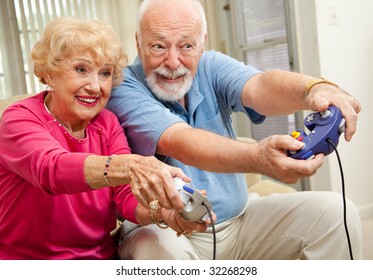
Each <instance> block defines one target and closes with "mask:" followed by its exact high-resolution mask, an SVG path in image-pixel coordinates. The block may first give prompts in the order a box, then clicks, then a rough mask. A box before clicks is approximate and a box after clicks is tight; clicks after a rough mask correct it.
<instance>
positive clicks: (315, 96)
mask: <svg viewBox="0 0 373 280" xmlns="http://www.w3.org/2000/svg"><path fill="white" fill-rule="evenodd" d="M314 79H315V78H314V77H311V76H307V75H303V74H299V73H294V72H288V71H281V70H272V71H267V72H263V73H260V74H257V75H255V76H253V77H252V78H251V79H249V80H248V81H247V82H246V84H245V86H244V89H243V92H242V102H243V104H244V106H246V107H249V108H253V109H254V110H256V111H257V112H259V113H261V114H263V115H266V116H273V115H287V114H291V113H294V112H295V111H299V110H313V111H325V110H326V109H327V108H328V107H329V106H330V105H335V106H337V107H338V108H339V109H340V110H341V112H342V115H343V117H344V118H345V120H346V132H345V138H346V140H347V141H350V140H351V138H352V136H353V134H354V133H355V131H356V122H357V114H358V113H359V112H360V110H361V106H360V104H359V103H358V102H357V101H356V100H355V99H354V98H353V97H352V96H351V95H349V94H347V93H346V92H345V91H343V90H342V89H340V88H338V87H337V86H333V85H330V84H326V83H321V84H317V85H315V86H313V87H312V88H311V90H310V92H309V93H306V85H307V84H308V83H309V82H310V81H312V80H314Z"/></svg>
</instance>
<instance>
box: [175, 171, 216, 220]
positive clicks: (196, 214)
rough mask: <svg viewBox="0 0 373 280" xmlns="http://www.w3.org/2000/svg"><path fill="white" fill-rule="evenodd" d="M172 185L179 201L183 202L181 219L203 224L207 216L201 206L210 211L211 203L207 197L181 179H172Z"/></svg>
mask: <svg viewBox="0 0 373 280" xmlns="http://www.w3.org/2000/svg"><path fill="white" fill-rule="evenodd" d="M174 184H175V187H176V189H177V191H178V192H179V195H180V198H181V200H182V201H183V202H184V208H183V211H182V216H183V218H184V219H185V220H188V221H191V222H202V223H203V222H205V221H206V220H207V218H208V217H209V214H208V211H207V209H206V207H205V206H204V205H203V204H205V205H206V206H207V207H208V208H209V209H211V203H210V202H209V201H208V199H207V197H206V196H204V195H203V194H201V193H200V192H198V191H197V190H196V189H194V188H192V187H191V186H190V185H189V184H188V183H185V182H184V181H183V180H182V179H181V178H177V177H176V178H174Z"/></svg>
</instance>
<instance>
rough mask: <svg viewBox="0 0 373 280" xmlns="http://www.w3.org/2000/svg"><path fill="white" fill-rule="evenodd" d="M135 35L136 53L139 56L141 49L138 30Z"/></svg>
mask: <svg viewBox="0 0 373 280" xmlns="http://www.w3.org/2000/svg"><path fill="white" fill-rule="evenodd" d="M135 36H136V49H137V55H138V56H139V57H140V56H141V51H140V45H141V39H140V34H139V33H138V32H136V34H135ZM140 58H141V57H140Z"/></svg>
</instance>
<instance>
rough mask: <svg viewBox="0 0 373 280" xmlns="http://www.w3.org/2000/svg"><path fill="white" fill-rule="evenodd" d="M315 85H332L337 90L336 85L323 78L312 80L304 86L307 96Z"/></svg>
mask: <svg viewBox="0 0 373 280" xmlns="http://www.w3.org/2000/svg"><path fill="white" fill-rule="evenodd" d="M317 84H328V85H332V86H335V87H337V88H338V85H337V84H335V83H332V82H330V81H328V80H326V79H324V78H320V79H314V80H312V81H310V82H309V83H308V84H307V85H306V94H308V93H309V92H310V90H311V88H312V87H313V86H315V85H317Z"/></svg>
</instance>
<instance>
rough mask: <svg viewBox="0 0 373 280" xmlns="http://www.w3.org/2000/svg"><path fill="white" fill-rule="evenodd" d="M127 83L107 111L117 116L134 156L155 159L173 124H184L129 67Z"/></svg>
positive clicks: (120, 88)
mask: <svg viewBox="0 0 373 280" xmlns="http://www.w3.org/2000/svg"><path fill="white" fill-rule="evenodd" d="M124 76H125V81H124V82H123V83H122V84H121V85H119V86H118V87H116V88H114V89H113V91H112V93H111V97H110V100H109V102H108V104H107V108H108V109H109V110H110V111H112V112H114V114H115V115H116V116H117V117H118V119H119V122H120V124H121V126H122V127H123V128H124V131H125V133H126V135H127V137H128V141H129V145H130V147H131V149H132V152H133V153H136V154H141V155H145V156H153V155H154V154H155V150H156V147H157V144H158V140H159V138H160V136H161V135H162V133H163V132H164V131H165V130H166V129H167V128H168V127H169V126H171V125H173V124H175V123H178V122H184V120H182V119H181V118H180V117H179V116H177V115H176V114H173V113H172V112H171V111H170V110H169V109H168V108H166V107H165V106H164V105H163V104H162V103H161V102H159V101H158V100H157V99H156V98H155V97H154V96H153V95H152V93H151V92H150V91H149V89H148V88H147V87H146V86H145V84H146V83H144V84H142V83H141V78H138V77H136V74H135V72H134V71H133V69H132V68H126V70H125V72H124Z"/></svg>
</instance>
